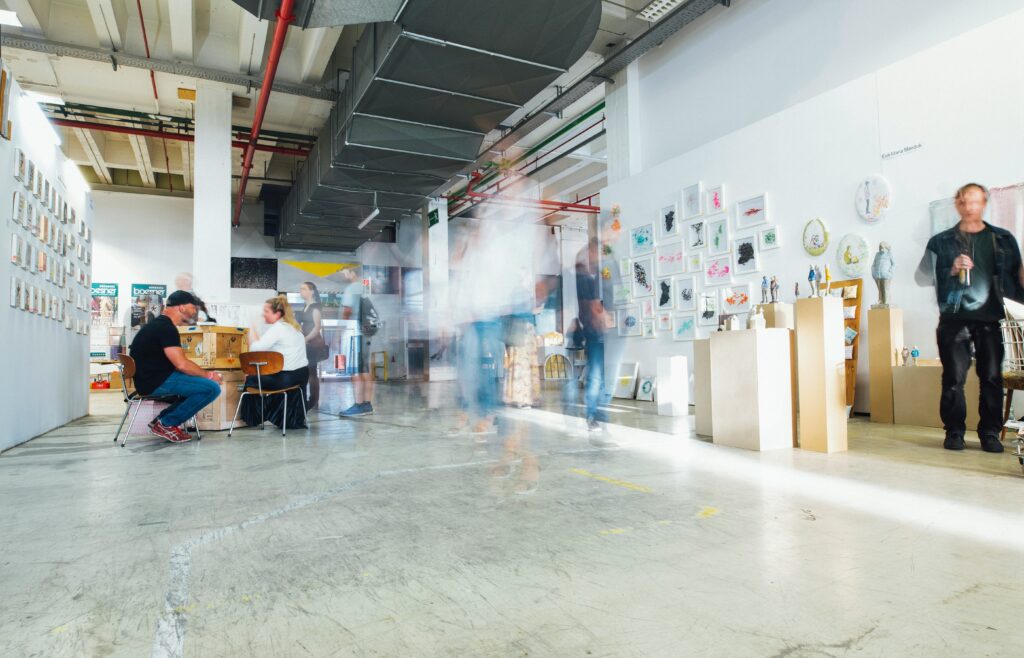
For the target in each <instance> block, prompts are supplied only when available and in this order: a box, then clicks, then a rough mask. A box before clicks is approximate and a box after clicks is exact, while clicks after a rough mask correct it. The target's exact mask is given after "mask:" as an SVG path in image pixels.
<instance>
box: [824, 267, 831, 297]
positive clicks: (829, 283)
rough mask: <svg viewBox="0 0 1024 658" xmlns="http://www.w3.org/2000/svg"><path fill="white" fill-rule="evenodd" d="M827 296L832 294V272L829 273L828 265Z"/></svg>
mask: <svg viewBox="0 0 1024 658" xmlns="http://www.w3.org/2000/svg"><path fill="white" fill-rule="evenodd" d="M825 294H826V295H831V294H832V272H831V271H829V269H828V265H826V266H825Z"/></svg>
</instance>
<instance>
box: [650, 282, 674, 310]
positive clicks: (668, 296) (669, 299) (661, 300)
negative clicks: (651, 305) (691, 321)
mask: <svg viewBox="0 0 1024 658" xmlns="http://www.w3.org/2000/svg"><path fill="white" fill-rule="evenodd" d="M654 298H655V306H656V308H657V309H658V310H659V311H664V310H671V309H672V308H673V307H674V304H675V300H676V289H675V285H674V283H673V279H672V277H665V278H662V279H658V291H657V294H655V296H654Z"/></svg>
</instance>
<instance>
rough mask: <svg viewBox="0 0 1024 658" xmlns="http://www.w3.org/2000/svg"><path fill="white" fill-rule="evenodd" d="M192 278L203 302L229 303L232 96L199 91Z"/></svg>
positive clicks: (214, 89)
mask: <svg viewBox="0 0 1024 658" xmlns="http://www.w3.org/2000/svg"><path fill="white" fill-rule="evenodd" d="M195 105H196V119H195V126H196V128H195V131H196V142H195V153H196V163H195V185H194V189H195V193H194V195H193V220H192V274H193V276H194V277H195V289H196V290H197V291H199V293H200V294H201V295H202V296H203V298H204V301H207V302H220V303H227V302H230V301H231V202H232V199H231V91H230V90H228V89H227V88H225V87H224V86H223V85H219V84H216V83H212V82H203V81H200V82H199V83H198V84H197V85H196V103H195Z"/></svg>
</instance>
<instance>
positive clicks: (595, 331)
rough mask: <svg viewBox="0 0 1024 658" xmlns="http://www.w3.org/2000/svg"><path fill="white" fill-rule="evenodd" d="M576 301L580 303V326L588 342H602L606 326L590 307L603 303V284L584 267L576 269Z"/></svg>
mask: <svg viewBox="0 0 1024 658" xmlns="http://www.w3.org/2000/svg"><path fill="white" fill-rule="evenodd" d="M576 299H577V301H578V302H579V313H580V315H579V317H580V324H582V325H583V332H584V334H585V335H586V337H587V340H600V339H601V337H602V336H603V335H604V325H603V323H601V321H600V320H598V319H597V318H595V317H594V316H593V314H592V313H591V311H590V305H591V304H592V303H593V302H595V301H601V283H600V281H598V279H597V275H596V274H591V273H590V272H589V271H588V270H587V269H586V268H584V267H577V268H576Z"/></svg>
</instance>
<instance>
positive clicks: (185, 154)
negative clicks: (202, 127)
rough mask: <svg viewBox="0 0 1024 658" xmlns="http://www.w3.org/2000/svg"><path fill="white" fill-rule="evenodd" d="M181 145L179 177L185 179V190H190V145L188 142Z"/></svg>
mask: <svg viewBox="0 0 1024 658" xmlns="http://www.w3.org/2000/svg"><path fill="white" fill-rule="evenodd" d="M180 144H181V175H182V177H183V178H184V179H185V189H186V190H190V191H191V189H192V145H191V144H189V143H188V142H180Z"/></svg>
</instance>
